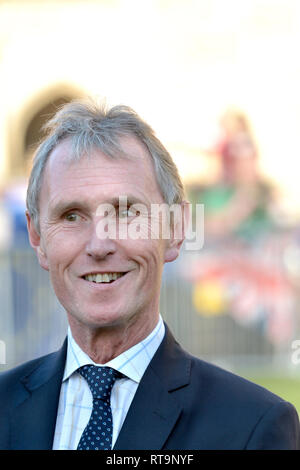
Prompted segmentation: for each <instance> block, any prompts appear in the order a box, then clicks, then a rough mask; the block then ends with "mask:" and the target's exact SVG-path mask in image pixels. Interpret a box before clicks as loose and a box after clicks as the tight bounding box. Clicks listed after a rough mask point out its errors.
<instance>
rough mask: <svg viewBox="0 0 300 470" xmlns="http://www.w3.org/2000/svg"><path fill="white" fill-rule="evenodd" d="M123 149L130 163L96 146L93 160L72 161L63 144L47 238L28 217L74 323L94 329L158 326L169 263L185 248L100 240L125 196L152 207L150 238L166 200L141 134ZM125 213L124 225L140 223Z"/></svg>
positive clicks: (49, 175)
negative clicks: (155, 211) (108, 208)
mask: <svg viewBox="0 0 300 470" xmlns="http://www.w3.org/2000/svg"><path fill="white" fill-rule="evenodd" d="M121 144H122V147H123V149H124V151H125V152H126V153H127V154H129V155H130V157H129V158H111V157H107V156H106V155H104V154H103V153H102V152H101V151H100V150H97V149H94V150H93V151H92V155H91V157H90V158H87V157H85V156H84V157H82V159H81V160H80V161H77V162H73V163H70V160H69V158H68V157H69V155H70V152H71V144H70V142H69V141H68V140H66V141H63V142H62V143H60V144H59V145H58V146H57V147H56V148H55V149H54V151H53V152H52V154H51V155H50V157H49V160H48V163H47V166H46V168H45V173H44V177H43V184H42V190H41V194H40V235H38V234H37V233H36V230H35V228H34V226H33V223H32V222H31V220H30V219H29V224H28V226H29V235H30V239H31V243H32V245H33V246H34V248H35V249H36V251H37V253H38V258H39V262H40V264H41V266H42V267H43V268H44V269H47V270H49V273H50V277H51V281H52V284H53V287H54V290H55V293H56V295H57V297H58V299H59V301H60V302H61V304H62V305H63V306H64V308H65V309H66V311H67V314H68V317H69V322H70V324H71V326H72V322H73V324H75V323H77V324H80V325H87V326H89V327H92V328H97V327H105V326H107V327H111V326H120V325H123V326H124V325H125V326H126V325H130V324H132V323H137V324H138V323H140V325H143V326H145V325H148V326H149V329H150V328H152V327H153V326H154V325H155V323H156V321H157V315H158V308H159V307H158V305H159V292H160V283H161V273H162V268H163V264H164V262H166V261H172V260H174V259H175V258H176V257H177V255H178V251H179V243H177V244H175V243H174V242H173V243H172V240H165V239H164V240H163V239H151V237H150V236H146V237H142V238H140V239H131V238H130V237H129V238H128V237H126V238H124V239H123V238H122V239H121V237H120V236H118V231H117V237H112V236H110V237H107V238H105V237H103V236H101V237H100V238H99V232H98V234H97V230H98V229H97V227H98V228H99V223H101V220H102V221H103V217H101V215H99V214H101V211H100V212H99V207H103V206H101V205H102V204H111V205H112V206H114V207H115V208H116V219H119V215H118V207H117V201H118V198H119V196H126V197H127V200H128V203H129V205H130V202H134V203H140V204H143V205H144V207H145V208H148V210H149V218H148V217H147V216H145V217H144V219H143V220H144V224H143V227H142V231H144V232H145V233H146V232H147V224H150V210H151V204H153V203H154V204H161V203H163V202H164V201H163V197H162V195H161V192H160V190H159V187H158V184H157V182H156V178H155V174H154V169H153V164H152V161H151V160H150V155H149V154H148V151H147V150H146V148H145V147H144V146H143V145H142V144H141V143H140V142H139V141H138V140H137V139H135V138H134V137H127V138H123V139H122V140H121ZM102 214H103V212H102ZM145 214H146V212H145ZM122 216H123V217H122V218H121V219H120V220H117V222H119V223H120V224H123V227H124V224H125V225H126V224H127V225H128V224H129V223H132V222H134V217H135V214H133V213H132V212H126V211H125V213H124V212H122ZM126 216H128V217H126ZM120 226H121V225H120ZM149 233H150V232H149V231H148V235H149ZM115 278H116V279H115ZM108 280H110V282H105V281H108ZM101 281H102V282H101ZM137 328H138V326H137Z"/></svg>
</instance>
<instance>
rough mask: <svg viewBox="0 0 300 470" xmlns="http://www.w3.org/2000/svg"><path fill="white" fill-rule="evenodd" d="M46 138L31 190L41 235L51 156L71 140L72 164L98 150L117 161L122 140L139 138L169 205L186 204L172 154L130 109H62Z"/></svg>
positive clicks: (80, 105) (77, 104)
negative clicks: (44, 182)
mask: <svg viewBox="0 0 300 470" xmlns="http://www.w3.org/2000/svg"><path fill="white" fill-rule="evenodd" d="M44 129H45V130H46V131H47V136H46V138H45V139H44V140H43V141H42V142H41V144H40V145H39V147H38V148H37V150H36V153H35V157H34V161H33V167H32V171H31V175H30V178H29V184H28V189H27V200H26V204H27V209H28V212H29V214H30V217H31V219H32V220H33V223H34V225H35V227H36V229H37V230H38V231H39V195H40V191H41V187H42V179H43V174H44V170H45V167H46V164H47V161H48V158H49V155H50V153H51V152H52V151H53V150H54V148H55V147H56V146H57V145H58V144H59V143H60V142H62V141H63V140H65V139H70V141H71V144H72V154H71V155H70V158H71V160H72V161H76V160H79V159H80V158H81V157H82V156H83V154H88V153H89V152H90V150H91V149H93V148H98V149H100V150H101V151H102V152H103V153H104V154H106V155H108V156H111V157H115V156H119V155H120V154H122V153H123V154H124V152H123V151H122V148H121V147H120V142H119V140H120V138H121V137H124V136H135V137H137V138H138V139H139V140H140V141H141V142H143V143H144V145H145V146H146V148H147V149H148V151H149V153H150V155H151V157H152V160H153V163H154V169H155V174H156V178H157V182H158V185H159V187H160V189H161V192H162V196H163V198H164V200H165V202H166V203H167V204H169V205H171V204H176V203H181V202H182V201H183V200H184V188H183V184H182V181H181V179H180V176H179V174H178V170H177V168H176V165H175V163H174V162H173V160H172V158H171V156H170V154H169V153H168V151H167V150H166V149H165V147H164V146H163V145H162V143H161V142H160V141H159V139H158V138H157V137H156V135H155V133H154V131H153V130H152V128H151V127H150V126H149V125H148V124H147V123H146V122H145V121H143V120H142V119H141V118H140V117H139V116H138V114H137V113H136V112H135V111H134V110H133V109H131V108H130V107H128V106H123V105H120V106H114V107H112V108H110V109H108V108H107V107H106V106H105V105H104V104H103V103H102V104H98V103H96V102H95V101H92V100H80V101H72V102H70V103H67V104H66V105H64V106H62V107H61V108H60V109H59V110H58V112H57V113H56V114H55V115H54V117H53V118H52V119H50V120H49V121H48V123H47V124H46V125H45V126H44Z"/></svg>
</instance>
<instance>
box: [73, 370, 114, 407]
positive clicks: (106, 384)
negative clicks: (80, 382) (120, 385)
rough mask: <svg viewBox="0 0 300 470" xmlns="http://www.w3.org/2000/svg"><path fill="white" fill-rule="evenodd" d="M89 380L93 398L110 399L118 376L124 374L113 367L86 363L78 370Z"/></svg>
mask: <svg viewBox="0 0 300 470" xmlns="http://www.w3.org/2000/svg"><path fill="white" fill-rule="evenodd" d="M77 372H79V374H80V375H81V376H82V377H83V378H84V379H85V380H86V381H87V383H88V386H89V387H90V390H91V392H92V395H93V399H98V400H103V401H109V400H110V395H111V389H112V387H113V385H114V383H115V381H116V379H117V378H118V377H121V376H122V374H121V373H120V372H118V371H117V370H115V369H112V368H111V367H100V366H94V365H86V366H83V367H80V369H78V370H77Z"/></svg>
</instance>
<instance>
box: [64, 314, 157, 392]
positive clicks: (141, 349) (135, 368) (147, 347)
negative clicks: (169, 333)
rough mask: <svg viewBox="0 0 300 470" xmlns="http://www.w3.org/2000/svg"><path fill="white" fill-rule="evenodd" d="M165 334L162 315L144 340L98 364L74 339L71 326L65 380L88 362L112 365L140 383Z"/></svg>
mask: <svg viewBox="0 0 300 470" xmlns="http://www.w3.org/2000/svg"><path fill="white" fill-rule="evenodd" d="M164 334H165V325H164V322H163V320H162V317H161V315H159V320H158V323H157V325H156V327H155V328H154V330H153V331H152V332H151V333H150V334H149V335H148V336H147V337H146V338H145V339H143V340H142V341H140V342H139V343H137V344H135V345H134V346H132V347H131V348H130V349H128V350H127V351H124V352H123V353H122V354H120V355H119V356H117V357H115V358H114V359H112V360H111V361H109V362H107V363H106V364H96V363H95V362H94V361H92V359H91V358H90V357H89V356H88V355H87V354H86V353H85V352H84V351H82V349H81V348H80V347H79V346H78V344H77V343H76V341H75V340H74V338H73V336H72V333H71V329H70V327H69V328H68V349H67V359H66V366H65V372H64V376H63V381H65V380H67V379H68V378H69V377H70V376H71V375H72V374H73V373H74V372H76V370H77V369H79V367H82V366H85V365H87V364H94V365H103V366H106V367H112V368H113V369H116V370H118V371H119V372H122V374H124V375H125V376H126V377H128V378H129V379H131V380H133V381H134V382H137V383H139V382H140V380H141V378H142V376H143V374H144V372H145V370H146V368H147V367H148V365H149V363H150V361H151V359H152V357H153V356H154V354H155V352H156V350H157V349H158V347H159V345H160V343H161V342H162V340H163V337H164Z"/></svg>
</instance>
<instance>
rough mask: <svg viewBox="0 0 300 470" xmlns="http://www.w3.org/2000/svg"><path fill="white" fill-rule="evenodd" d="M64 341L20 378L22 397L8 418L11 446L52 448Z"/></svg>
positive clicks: (63, 359)
mask: <svg viewBox="0 0 300 470" xmlns="http://www.w3.org/2000/svg"><path fill="white" fill-rule="evenodd" d="M66 344H67V343H66V341H65V342H64V345H63V347H62V348H61V349H60V350H59V351H57V352H56V353H53V354H50V355H49V356H46V358H44V359H43V360H42V361H41V362H40V364H39V365H38V366H37V367H36V368H35V369H34V370H33V371H31V372H30V373H28V374H27V375H26V376H24V377H23V378H22V379H21V383H22V399H21V402H20V403H19V404H18V405H17V407H16V408H15V409H14V411H13V415H12V419H11V436H12V442H11V448H12V449H16V450H17V449H22V450H23V449H24V450H26V449H31V450H39V449H41V450H42V449H51V448H52V443H53V436H54V430H55V423H56V415H57V406H58V399H59V393H60V387H61V382H62V377H63V371H64V365H65V357H66ZM20 396H21V394H20Z"/></svg>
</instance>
